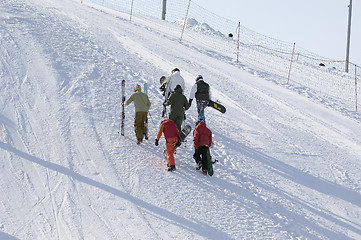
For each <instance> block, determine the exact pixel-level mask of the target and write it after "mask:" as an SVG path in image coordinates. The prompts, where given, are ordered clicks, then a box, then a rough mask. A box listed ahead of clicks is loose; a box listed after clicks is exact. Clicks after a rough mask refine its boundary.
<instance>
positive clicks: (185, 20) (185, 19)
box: [180, 0, 191, 41]
mask: <svg viewBox="0 0 361 240" xmlns="http://www.w3.org/2000/svg"><path fill="white" fill-rule="evenodd" d="M190 6H191V0H189V3H188V8H187V13H186V17H185V18H184V24H183V29H182V34H181V37H180V41H182V37H183V33H184V27H185V26H186V22H187V18H188V12H189V7H190Z"/></svg>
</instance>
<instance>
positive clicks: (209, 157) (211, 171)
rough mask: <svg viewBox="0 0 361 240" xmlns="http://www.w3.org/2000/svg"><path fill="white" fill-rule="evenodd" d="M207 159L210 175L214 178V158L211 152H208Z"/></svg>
mask: <svg viewBox="0 0 361 240" xmlns="http://www.w3.org/2000/svg"><path fill="white" fill-rule="evenodd" d="M207 159H208V175H209V176H212V175H213V162H212V156H211V152H210V151H209V148H208V151H207Z"/></svg>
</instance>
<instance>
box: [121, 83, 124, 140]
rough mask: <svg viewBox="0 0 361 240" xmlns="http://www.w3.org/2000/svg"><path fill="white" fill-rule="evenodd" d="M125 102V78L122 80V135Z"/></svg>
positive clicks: (122, 133)
mask: <svg viewBox="0 0 361 240" xmlns="http://www.w3.org/2000/svg"><path fill="white" fill-rule="evenodd" d="M124 102H125V80H124V79H123V80H122V120H121V121H122V122H121V124H120V132H121V135H122V136H124V119H125V113H124Z"/></svg>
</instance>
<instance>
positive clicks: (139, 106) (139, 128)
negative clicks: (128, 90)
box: [124, 84, 151, 145]
mask: <svg viewBox="0 0 361 240" xmlns="http://www.w3.org/2000/svg"><path fill="white" fill-rule="evenodd" d="M132 102H133V103H134V108H135V116H134V131H135V136H136V138H137V144H138V145H139V144H141V143H142V142H143V136H144V135H145V127H144V122H145V120H146V118H147V115H148V111H149V108H150V105H151V104H150V101H149V98H148V96H147V94H145V93H143V92H142V88H141V86H140V85H139V84H136V85H135V86H134V92H133V93H132V94H131V95H130V96H129V98H128V99H127V100H126V101H125V102H124V105H125V106H128V105H129V104H130V103H132Z"/></svg>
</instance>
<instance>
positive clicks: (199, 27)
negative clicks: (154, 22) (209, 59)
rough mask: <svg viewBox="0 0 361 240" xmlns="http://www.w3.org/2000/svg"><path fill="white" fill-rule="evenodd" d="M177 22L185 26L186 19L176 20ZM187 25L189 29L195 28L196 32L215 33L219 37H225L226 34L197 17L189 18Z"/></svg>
mask: <svg viewBox="0 0 361 240" xmlns="http://www.w3.org/2000/svg"><path fill="white" fill-rule="evenodd" d="M176 23H177V24H179V25H182V26H183V25H184V19H181V20H179V21H176ZM185 26H186V28H187V29H190V30H193V31H196V32H201V33H204V34H208V35H214V36H219V37H225V35H224V34H223V33H221V32H220V31H216V30H214V29H213V28H212V27H211V26H209V25H208V24H207V23H200V22H198V21H197V20H196V19H195V18H188V19H187V21H186V25H185Z"/></svg>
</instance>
